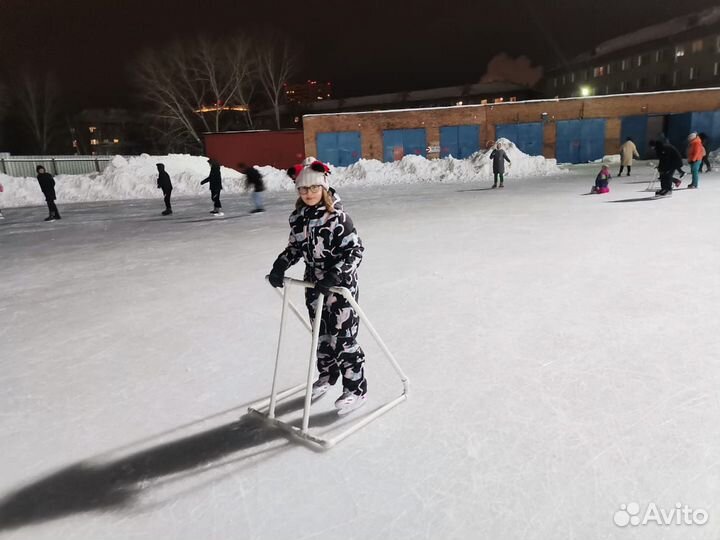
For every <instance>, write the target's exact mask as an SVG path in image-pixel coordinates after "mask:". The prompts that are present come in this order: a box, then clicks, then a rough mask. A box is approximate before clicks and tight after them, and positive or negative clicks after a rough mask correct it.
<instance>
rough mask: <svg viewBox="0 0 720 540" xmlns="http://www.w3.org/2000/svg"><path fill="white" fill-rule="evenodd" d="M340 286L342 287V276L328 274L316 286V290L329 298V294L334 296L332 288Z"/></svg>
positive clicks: (332, 273)
mask: <svg viewBox="0 0 720 540" xmlns="http://www.w3.org/2000/svg"><path fill="white" fill-rule="evenodd" d="M338 285H340V276H338V275H337V274H336V273H334V272H328V273H326V274H325V277H323V278H322V279H321V280H320V281H318V282H317V283H316V284H315V288H316V289H317V290H318V291H320V292H321V293H323V294H324V295H325V296H327V295H328V294H332V292H331V291H330V287H337V286H338Z"/></svg>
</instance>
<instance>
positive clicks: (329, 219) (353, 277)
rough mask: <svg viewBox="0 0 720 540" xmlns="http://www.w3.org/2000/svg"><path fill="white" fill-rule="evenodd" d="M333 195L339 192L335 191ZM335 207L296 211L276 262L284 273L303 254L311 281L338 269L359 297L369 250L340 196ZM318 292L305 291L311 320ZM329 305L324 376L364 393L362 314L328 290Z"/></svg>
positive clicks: (321, 364) (321, 351) (321, 359)
mask: <svg viewBox="0 0 720 540" xmlns="http://www.w3.org/2000/svg"><path fill="white" fill-rule="evenodd" d="M330 193H331V194H333V195H334V192H333V191H332V190H331V191H330ZM333 206H334V208H335V212H328V211H327V209H326V207H325V205H324V204H323V203H322V202H321V203H320V204H319V205H318V206H314V207H309V206H302V207H301V208H299V209H297V210H295V211H294V212H293V213H292V214H291V215H290V220H289V221H290V240H289V242H288V246H287V248H285V250H284V251H283V252H282V253H281V254H280V255H279V256H278V258H277V259H276V261H275V264H273V270H275V271H279V272H282V273H284V272H285V271H286V270H287V269H288V268H290V267H291V266H292V265H294V264H295V263H296V262H298V261H299V260H300V259H301V258H302V259H304V260H305V276H304V279H305V280H306V281H309V282H311V283H317V282H320V281H323V279H325V278H326V276H327V274H329V273H332V274H334V275H335V277H336V278H337V283H338V286H339V287H347V288H348V289H349V290H350V292H351V293H352V294H353V296H354V297H355V298H357V296H358V283H357V269H358V266H360V262H361V261H362V254H363V251H364V248H363V245H362V242H361V240H360V237H359V236H358V234H357V231H356V230H355V226H354V225H353V222H352V220H351V219H350V216H348V215H347V214H346V213H345V212H343V211H342V209H341V208H342V205H341V204H340V201H339V200H337V199H336V202H335V204H334V205H333ZM318 295H319V293H318V290H317V289H305V304H306V306H307V309H308V313H309V314H310V321H311V322H312V321H314V320H315V314H316V312H317V309H318V306H317V301H318ZM324 304H325V305H324V306H323V309H322V315H321V322H320V337H319V341H318V350H317V368H318V371H319V372H320V377H323V376H327V377H329V378H330V383H331V384H334V383H335V382H336V381H337V379H338V378H339V377H340V376H342V382H343V389H344V390H346V391H349V392H353V393H355V394H359V395H364V394H365V393H366V392H367V381H366V380H365V371H364V362H365V354H364V353H363V350H362V349H361V348H360V345H358V343H357V341H356V338H357V333H358V323H359V319H358V316H357V314H356V313H355V310H354V309H353V308H352V307H351V306H350V304H349V303H348V301H347V300H346V299H345V298H344V297H342V296H340V295H337V294H332V293H331V294H328V295H327V296H326V297H325V302H324Z"/></svg>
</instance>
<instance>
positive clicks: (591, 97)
mask: <svg viewBox="0 0 720 540" xmlns="http://www.w3.org/2000/svg"><path fill="white" fill-rule="evenodd" d="M718 90H720V86H713V87H709V88H686V89H682V90H663V91H658V92H633V93H624V94H607V95H602V96H586V97H567V98H547V99H526V100H522V101H503V102H502V103H487V104H484V105H450V106H445V107H417V108H412V109H392V110H382V111H356V112H338V113H321V114H304V115H303V119H305V118H312V117H314V116H340V115H359V114H387V113H399V112H409V111H434V110H444V109H477V108H482V107H503V106H512V105H519V104H521V103H525V104H527V103H551V102H552V103H556V102H559V101H578V100H593V99H607V98H616V97H630V96H632V97H637V96H654V95H660V94H681V93H686V92H710V91H718Z"/></svg>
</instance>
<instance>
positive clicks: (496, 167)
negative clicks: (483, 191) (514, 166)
mask: <svg viewBox="0 0 720 540" xmlns="http://www.w3.org/2000/svg"><path fill="white" fill-rule="evenodd" d="M490 159H492V162H493V185H492V187H493V189H494V188H496V187H504V186H503V181H504V175H505V162H506V161H507V162H508V163H511V162H510V158H509V157H507V154H506V153H505V150H503V148H502V144H500V143H497V144H496V145H495V149H494V150H493V151H492V153H491V154H490ZM498 178H499V179H500V185H499V186H498Z"/></svg>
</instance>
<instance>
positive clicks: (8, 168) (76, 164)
mask: <svg viewBox="0 0 720 540" xmlns="http://www.w3.org/2000/svg"><path fill="white" fill-rule="evenodd" d="M113 157H114V156H11V157H0V174H7V175H8V176H35V175H36V174H37V171H36V168H37V166H38V165H42V166H43V167H45V170H46V171H47V172H49V173H50V174H52V175H58V174H90V173H96V172H97V173H99V172H103V171H104V170H105V169H106V168H107V166H108V165H109V164H110V162H111V161H112V160H113Z"/></svg>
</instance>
